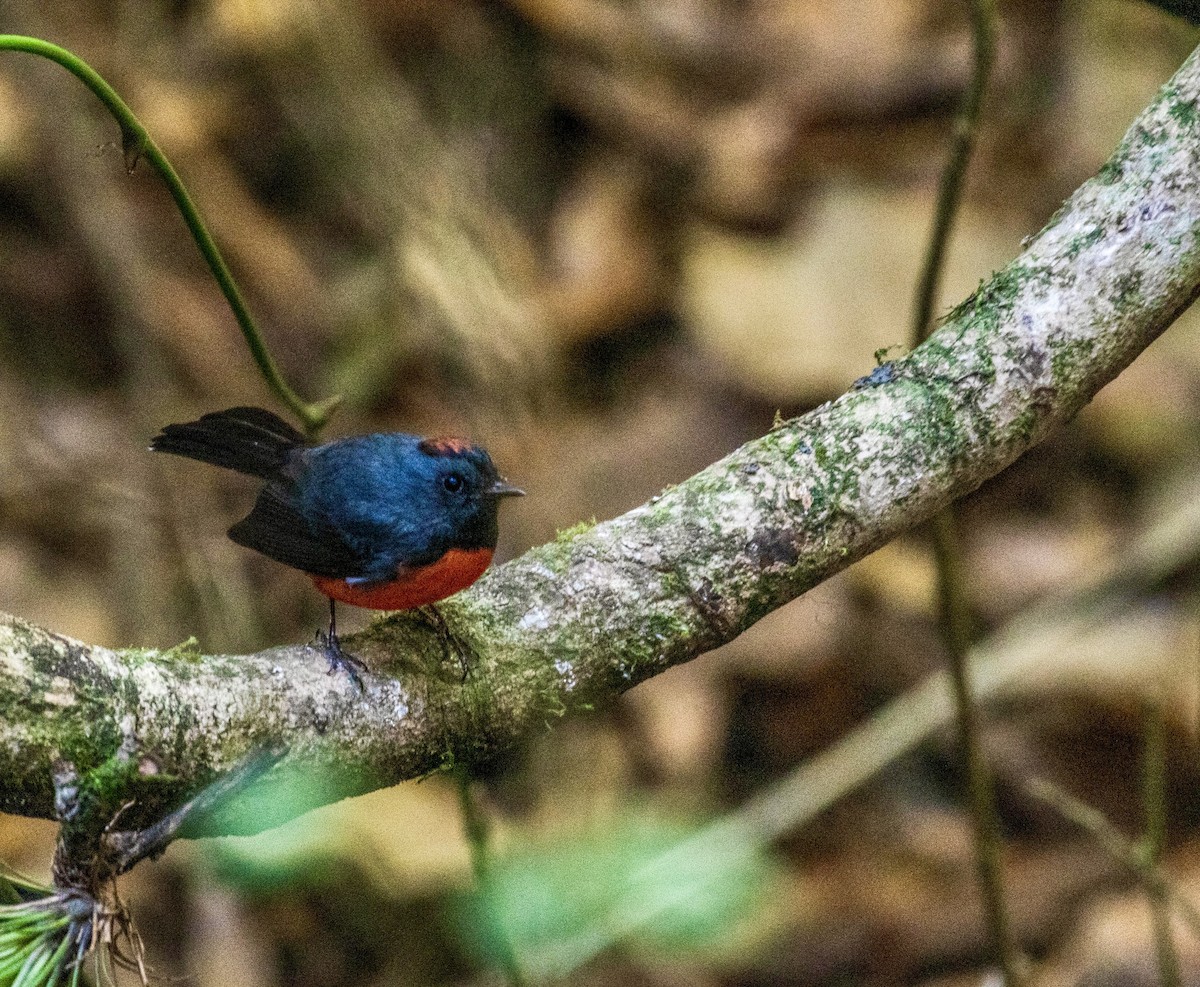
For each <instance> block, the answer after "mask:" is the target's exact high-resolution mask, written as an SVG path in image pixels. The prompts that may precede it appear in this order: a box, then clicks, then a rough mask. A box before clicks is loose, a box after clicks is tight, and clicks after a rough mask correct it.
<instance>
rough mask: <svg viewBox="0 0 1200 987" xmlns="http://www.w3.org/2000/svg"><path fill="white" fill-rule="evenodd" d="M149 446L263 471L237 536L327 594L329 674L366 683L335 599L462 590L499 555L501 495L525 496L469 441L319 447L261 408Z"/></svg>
mask: <svg viewBox="0 0 1200 987" xmlns="http://www.w3.org/2000/svg"><path fill="white" fill-rule="evenodd" d="M150 449H151V451H153V452H164V453H170V454H171V455H175V456H183V457H185V458H187V459H194V460H198V461H200V462H202V463H209V464H211V465H213V466H219V467H222V468H224V469H228V470H233V471H235V472H238V473H244V474H246V475H248V476H253V477H258V478H259V479H261V480H265V481H266V483H265V485H264V486H263V487H262V489H261V490H260V491H259V493H258V499H257V500H256V501H255V503H254V508H253V509H252V510H251V511H250V513H249V514H248V515H246V517H244V518H242V520H240V521H238V522H237V523H236V524H235V525H233V527H231V528H230V529H229V537H230V538H231V539H232V540H233V541H234V542H236V543H237V544H239V545H242V546H245V547H246V548H250V549H253V550H254V551H257V552H261V553H262V554H263V555H265V556H267V557H268V558H271V559H274V560H275V561H276V562H281V563H282V564H283V565H286V566H290V567H291V568H293V569H298V570H300V571H301V572H304V573H306V574H307V575H308V576H309V578H311V579H312V582H313V585H314V586H315V587H316V588H317V590H319V591H320V592H321V593H323V594H324V595H325V596H326V597H328V598H329V630H328V632H319V634H318V642H319V643H320V644H321V645H322V648H323V650H324V653H325V657H326V659H327V660H328V662H329V674H331V675H332V674H334V673H335V672H337V671H338V670H339V669H345V670H346V673H347V674H348V675H349V677H350V678H351V679H352V680H353V681H354V683H355V684H356V685H357V686H358V687H359V688H360V689H361V688H362V680H361V677H360V676H359V671H360V670H363V669H365V666H364V665H363V663H362V662H361V661H359V660H358V659H357V658H356V657H355V656H353V655H351V654H348V653H347V652H346V651H344V650H343V649H342V646H341V642H340V641H339V639H338V635H337V604H338V603H339V602H341V603H347V604H350V605H351V606H356V607H365V608H369V609H373V610H410V609H414V608H417V607H425V606H427V605H429V604H433V603H436V602H437V601H438V600H442V599H445V598H446V597H448V596H451V595H452V594H454V593H457V592H458V591H459V590H462V589H465V588H466V587H468V586H470V585H471V584H472V583H473V582H475V580H477V579H478V578H479V577H480V576H482V575H483V573H484V570H486V569H487V567H488V565H490V564H491V561H492V556H493V554H494V552H495V549H496V542H497V539H498V537H499V527H498V518H497V514H498V511H499V505H500V501H501V499H502V498H505V497H520V496H523V495H524V491H523V490H521V489H520V488H518V487H515V486H512V485H511V484H510V483H509V482H508V481H507V480H505V479H504V478H503V477H502V476H501V475H500V474H499V472H498V471H497V469H496V467H495V464H493V462H492V459H491V457H490V456H489V455H488V453H487V451H486V450H484V449H483V448H481V447H480V446H478V445H475V444H473V443H471V442H470V441H468V440H466V439H461V438H457V437H449V436H442V437H432V438H427V437H422V436H419V435H409V434H407V433H404V432H379V433H374V434H371V435H356V436H349V437H346V438H340V439H334V440H333V441H331V442H326V443H323V444H321V445H314V444H311V443H310V442H309V441H308V439H306V438H305V436H304V435H303V434H301V433H300V432H299V431H297V430H296V429H295V428H293V427H292V426H291V425H289V424H288V423H287V422H286V421H284V420H283V419H282V418H280V417H279V416H277V415H275V414H272V413H271V412H269V411H266V410H264V409H263V408H255V407H237V408H227V409H226V410H224V411H214V412H210V413H209V414H206V415H202V416H201V417H200V418H198V419H197V420H196V421H192V422H183V423H180V424H175V425H167V426H165V427H164V428H163V429H162V430H161V431H160V432H159V433H158V435H156V436H155V437H154V438H153V439H152V440H151V442H150ZM439 616H440V615H439ZM443 630H444V624H443Z"/></svg>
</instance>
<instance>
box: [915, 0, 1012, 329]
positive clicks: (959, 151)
mask: <svg viewBox="0 0 1200 987" xmlns="http://www.w3.org/2000/svg"><path fill="white" fill-rule="evenodd" d="M970 6H971V37H972V43H973V45H974V64H973V67H972V71H971V81H970V83H969V85H968V86H967V92H966V96H965V97H964V100H963V105H962V107H960V109H959V111H958V115H957V116H956V117H955V120H954V137H953V142H952V143H951V146H950V159H949V161H947V162H946V167H945V170H943V172H942V179H941V183H940V185H939V187H938V197H937V205H936V206H935V208H934V214H933V230H932V231H931V232H930V235H929V244H928V246H927V247H926V250H925V262H924V265H923V266H922V269H921V277H920V280H919V281H918V282H917V290H916V296H915V300H914V306H913V330H912V339H913V345H914V346H916V345H919V344H920V343H923V342H924V341H925V340H926V339H927V338H928V336H929V334H930V332H932V331H933V306H934V305H935V304H936V302H937V297H938V292H939V289H940V287H941V281H942V271H943V269H944V268H945V260H946V249H947V247H948V246H949V243H950V232H951V230H952V228H953V226H954V220H955V217H956V216H957V215H958V207H959V203H960V202H961V201H962V193H963V185H964V182H963V179H964V178H965V177H966V173H967V165H968V164H969V163H970V160H971V152H972V151H973V150H974V149H975V135H976V133H977V132H978V130H979V117H980V114H981V112H982V109H983V98H984V95H985V94H986V92H987V85H988V78H989V76H990V75H991V71H992V62H993V61H994V60H995V55H996V41H995V36H996V7H995V2H994V0H970Z"/></svg>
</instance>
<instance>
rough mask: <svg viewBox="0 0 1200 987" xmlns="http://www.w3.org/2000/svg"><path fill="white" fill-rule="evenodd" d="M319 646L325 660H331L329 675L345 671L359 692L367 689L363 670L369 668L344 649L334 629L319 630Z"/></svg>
mask: <svg viewBox="0 0 1200 987" xmlns="http://www.w3.org/2000/svg"><path fill="white" fill-rule="evenodd" d="M316 643H317V647H319V648H320V649H321V652H322V653H323V654H324V655H325V660H326V661H327V662H329V672H328V674H329V675H336V674H337V673H338V672H339V671H345V673H346V675H347V676H348V677H349V678H350V681H351V682H353V683H354V684H355V686H356V687H357V688H358V691H359V692H363V691H365V690H364V688H363V680H362V675H361V674H360V673H361V672H365V671H366V670H367V666H366V665H365V664H364V663H363V662H362V661H361V660H360V659H358V658H356V657H354V655H352V654H350V652H348V651H343V650H342V642H341V641H339V640H338V636H337V634H335V633H333V632H332V631H324V630H319V631H317V642H316Z"/></svg>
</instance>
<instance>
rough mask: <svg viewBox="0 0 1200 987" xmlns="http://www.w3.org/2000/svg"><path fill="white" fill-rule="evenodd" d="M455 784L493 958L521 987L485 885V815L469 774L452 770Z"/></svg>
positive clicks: (513, 956)
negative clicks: (494, 955)
mask: <svg viewBox="0 0 1200 987" xmlns="http://www.w3.org/2000/svg"><path fill="white" fill-rule="evenodd" d="M454 778H455V781H456V782H457V784H458V804H459V808H460V811H461V813H462V820H463V833H464V835H465V836H466V838H467V847H468V848H469V850H470V853H471V871H472V872H473V873H474V875H475V883H476V885H477V888H478V892H479V897H480V902H481V905H482V907H483V908H484V909H485V910H486V915H487V922H488V924H489V925H490V926H491V929H492V939H493V945H494V947H495V949H496V951H497V954H498V956H497V958H498V959H499V961H500V965H501V966H502V967H503V968H504V974H505V976H506V977H507V978H508V982H509V983H510V984H511V985H512V987H524V985H525V983H526V981H525V974H524V973H523V972H522V970H521V964H520V961H519V960H518V959H517V954H516V952H515V951H514V950H513V948H512V943H511V942H510V941H509V939H508V932H507V930H506V929H505V928H504V927H503V925H502V924H501V923H500V921H499V918H498V916H497V915H496V914H495V903H494V902H493V900H492V897H491V893H490V889H489V887H488V885H489V883H490V881H489V877H488V875H489V872H490V871H491V855H490V853H489V849H488V837H489V832H488V831H489V826H488V820H487V817H486V816H485V815H484V813H483V810H482V809H480V807H479V803H478V802H477V801H476V799H475V794H474V792H472V791H471V776H470V774H469V773H468V772H467V771H466V770H465V769H462V768H459V769H458V770H457V771H455V773H454Z"/></svg>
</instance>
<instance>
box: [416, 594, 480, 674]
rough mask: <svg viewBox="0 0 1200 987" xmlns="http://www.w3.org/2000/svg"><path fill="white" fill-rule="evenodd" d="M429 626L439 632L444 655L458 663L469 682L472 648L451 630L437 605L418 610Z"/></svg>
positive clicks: (448, 659)
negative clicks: (469, 658)
mask: <svg viewBox="0 0 1200 987" xmlns="http://www.w3.org/2000/svg"><path fill="white" fill-rule="evenodd" d="M417 612H418V613H420V615H421V617H422V618H423V619H424V620H425V622H426V623H427V624H430V625H431V626H432V627H433V629H434V630H435V631H436V632H437V635H438V638H439V639H440V640H441V642H442V655H443V657H444V658H445V659H446V660H447V661H450V660H451V659H454V660H456V661H457V662H458V666H459V668H461V669H462V680H463V681H464V682H465V681H466V680H467V673H468V672H469V671H470V670H471V665H470V661H469V660H468V657H467V656H468V655H469V654H470V653H471V650H470V648H468V647H467V645H466V643H465V642H464V641H463V639H462V638H460V637H459V636H458V635H457V634H455V633H454V631H452V630H450V625H449V624H447V623H446V618H445V616H444V615H443V614H442V611H441V610H439V609H438V607H437V604H435V603H427V604H425V606H423V607H419V608H418V610H417Z"/></svg>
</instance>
